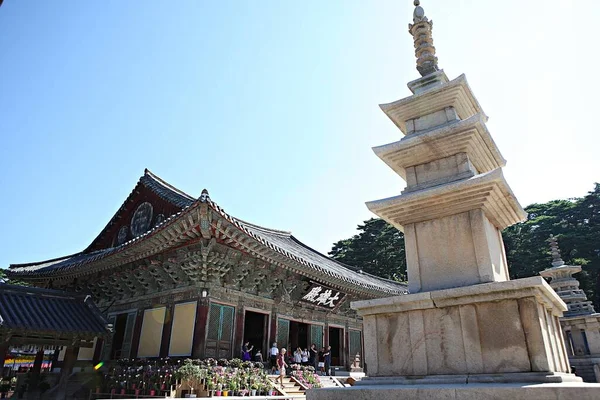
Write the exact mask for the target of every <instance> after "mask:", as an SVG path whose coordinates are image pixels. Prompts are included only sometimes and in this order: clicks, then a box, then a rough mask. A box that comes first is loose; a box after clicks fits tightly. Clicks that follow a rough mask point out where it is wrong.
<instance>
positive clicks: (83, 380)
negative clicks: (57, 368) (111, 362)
mask: <svg viewBox="0 0 600 400" xmlns="http://www.w3.org/2000/svg"><path fill="white" fill-rule="evenodd" d="M96 379H97V375H96V374H95V373H86V372H75V373H73V374H71V376H69V380H68V382H67V388H66V398H67V399H69V400H87V399H88V398H89V395H90V391H91V390H92V386H94V385H95V381H96ZM58 395H59V388H58V385H57V386H54V387H52V388H50V389H49V390H48V391H47V392H45V393H43V394H42V395H41V396H40V400H54V399H56V398H57V396H58Z"/></svg>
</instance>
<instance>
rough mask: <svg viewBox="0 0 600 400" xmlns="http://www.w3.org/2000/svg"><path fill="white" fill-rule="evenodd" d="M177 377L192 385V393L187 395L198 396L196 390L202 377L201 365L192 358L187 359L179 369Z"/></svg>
mask: <svg viewBox="0 0 600 400" xmlns="http://www.w3.org/2000/svg"><path fill="white" fill-rule="evenodd" d="M177 377H178V378H179V379H180V380H181V381H183V382H185V383H187V384H188V386H189V387H190V390H191V393H190V394H189V395H186V396H185V397H192V398H193V397H196V395H195V394H194V391H195V389H196V387H197V386H198V385H199V384H200V380H201V379H202V370H201V369H200V367H199V366H198V365H196V364H194V363H193V362H192V360H189V359H188V360H185V362H184V364H183V365H182V366H181V367H180V368H179V369H178V370H177Z"/></svg>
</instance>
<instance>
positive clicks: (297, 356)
mask: <svg viewBox="0 0 600 400" xmlns="http://www.w3.org/2000/svg"><path fill="white" fill-rule="evenodd" d="M294 362H295V363H296V364H300V363H301V362H302V349H301V348H300V347H298V348H297V349H296V351H295V352H294Z"/></svg>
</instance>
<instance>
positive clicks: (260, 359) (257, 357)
mask: <svg viewBox="0 0 600 400" xmlns="http://www.w3.org/2000/svg"><path fill="white" fill-rule="evenodd" d="M254 361H256V362H259V363H262V362H263V356H262V353H261V352H260V350H257V351H256V354H255V355H254Z"/></svg>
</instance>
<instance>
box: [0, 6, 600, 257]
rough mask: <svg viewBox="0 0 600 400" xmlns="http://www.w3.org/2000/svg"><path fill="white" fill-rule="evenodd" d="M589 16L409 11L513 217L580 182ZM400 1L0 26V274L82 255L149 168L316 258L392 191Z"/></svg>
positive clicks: (581, 9) (591, 98)
mask: <svg viewBox="0 0 600 400" xmlns="http://www.w3.org/2000/svg"><path fill="white" fill-rule="evenodd" d="M599 3H600V2H597V1H593V0H583V1H578V2H577V3H576V4H577V8H578V10H575V8H574V7H575V5H574V4H575V2H569V1H560V0H550V1H542V0H537V1H528V2H523V1H517V0H509V1H502V2H500V1H493V2H492V1H485V2H484V1H474V0H472V1H467V0H464V1H448V0H423V1H422V4H423V6H424V8H425V10H426V13H427V15H428V16H429V17H430V18H432V19H433V20H434V22H435V24H434V38H435V44H436V47H437V49H438V56H439V59H440V66H441V67H443V68H444V69H445V71H446V73H447V74H448V76H449V77H450V78H454V77H456V76H457V75H459V74H461V73H463V72H464V73H466V74H467V78H468V79H469V82H470V84H471V87H472V88H473V90H474V92H475V94H476V95H477V96H478V98H479V100H480V103H481V104H482V106H483V108H484V110H485V111H486V113H487V114H488V115H489V116H490V122H489V128H490V130H491V132H492V135H494V137H495V139H496V142H497V143H498V145H499V147H500V150H501V151H502V152H503V155H504V157H505V158H506V159H507V160H508V167H507V168H506V171H505V173H506V176H507V179H508V181H509V183H510V184H511V185H512V187H513V190H514V191H515V193H516V195H517V197H518V198H519V199H520V200H521V203H522V204H523V205H524V206H525V205H527V204H529V203H532V202H543V201H547V200H551V199H554V198H567V197H573V196H582V195H584V194H585V193H586V192H587V191H588V190H591V189H592V186H593V182H594V181H600V156H599V152H598V149H599V148H600V146H599V145H600V140H599V139H598V129H597V124H596V122H595V121H594V119H595V115H597V114H598V110H597V105H598V101H597V93H599V90H600V84H599V83H598V82H599V80H598V79H596V78H595V69H596V66H597V65H598V64H599V63H598V62H597V61H598V55H597V51H596V46H595V45H596V43H597V41H598V34H597V28H596V26H595V23H594V21H598V20H600V4H599ZM412 9H413V7H412V1H410V0H403V1H400V0H378V1H363V0H339V1H334V0H327V1H323V0H313V1H291V0H290V1H287V0H285V1H279V0H277V1H275V0H273V1H267V0H262V1H242V0H235V1H222V0H219V1H199V0H197V1H181V0H177V1H169V2H165V1H133V0H130V1H116V0H113V1H80V0H71V1H64V0H55V1H27V0H5V1H4V4H3V5H2V7H0V68H1V69H0V72H1V73H0V135H1V139H2V146H1V147H0V170H1V171H2V173H1V175H0V210H2V213H3V216H2V219H1V220H2V222H1V225H0V266H2V267H6V266H8V264H9V263H19V262H28V261H37V260H43V259H47V258H52V257H58V256H61V255H65V254H70V253H74V252H77V251H80V250H82V249H83V248H85V247H86V246H87V245H88V244H89V243H90V241H91V240H92V239H93V238H94V237H95V236H96V235H97V234H98V233H99V232H100V230H101V229H102V228H103V227H104V225H105V224H106V223H107V221H108V220H109V219H110V218H111V216H112V215H113V214H114V212H115V211H116V210H117V208H118V207H119V206H120V205H121V202H122V201H123V200H124V199H125V198H126V197H127V195H128V194H129V192H130V191H131V189H132V188H133V187H134V185H135V184H136V182H137V180H138V178H139V177H140V176H141V175H142V173H143V170H144V168H145V167H147V168H149V169H150V170H152V171H153V172H155V173H156V174H158V175H159V176H161V177H163V178H164V179H165V180H167V181H168V182H170V183H172V184H173V185H175V186H177V187H179V188H180V189H182V190H184V191H186V192H188V193H190V194H192V195H194V196H199V195H200V192H201V190H202V189H203V188H207V189H208V190H209V192H210V195H211V197H212V199H213V200H215V201H216V202H217V203H219V204H220V205H221V206H223V207H224V208H225V209H226V210H227V211H228V212H230V213H231V214H232V215H234V216H237V217H240V218H242V219H245V220H248V221H251V222H254V223H257V224H261V225H265V226H268V227H272V228H279V229H285V230H291V231H293V233H294V234H295V235H296V236H297V237H298V238H299V239H300V240H302V241H303V242H305V243H306V244H308V245H310V246H313V247H315V248H317V249H318V250H320V251H322V252H327V251H328V250H329V249H330V248H331V244H332V243H333V242H334V241H337V240H339V239H342V238H345V237H348V236H351V235H352V234H354V232H355V227H356V225H357V224H358V223H360V222H361V221H362V220H364V219H367V218H369V217H371V214H370V213H369V212H368V210H367V209H366V207H365V206H364V202H365V201H368V200H375V199H378V198H382V197H388V196H392V195H396V194H398V193H399V192H400V190H401V189H402V188H403V186H404V182H403V181H402V180H401V179H400V178H399V177H398V176H396V175H395V174H394V173H393V172H392V171H391V170H390V169H389V168H388V167H387V166H386V165H385V164H383V162H382V161H381V160H379V159H378V158H377V157H376V156H375V155H374V154H373V153H372V151H371V149H370V148H371V147H372V146H376V145H381V144H385V143H388V142H392V141H395V140H398V139H399V138H400V137H401V134H400V132H399V131H398V130H397V129H396V128H395V127H394V125H393V124H392V123H391V122H390V121H389V120H388V119H387V117H386V116H385V115H384V114H383V113H382V112H381V111H380V110H379V108H378V106H377V105H378V104H379V103H386V102H389V101H393V100H396V99H399V98H401V97H404V96H406V95H408V93H409V92H408V89H407V88H406V82H408V81H410V80H412V79H415V78H417V77H418V74H417V72H416V70H415V68H414V57H413V49H412V42H411V38H410V36H409V34H408V33H407V24H408V22H409V20H410V19H411V16H412Z"/></svg>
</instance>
